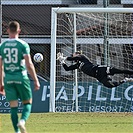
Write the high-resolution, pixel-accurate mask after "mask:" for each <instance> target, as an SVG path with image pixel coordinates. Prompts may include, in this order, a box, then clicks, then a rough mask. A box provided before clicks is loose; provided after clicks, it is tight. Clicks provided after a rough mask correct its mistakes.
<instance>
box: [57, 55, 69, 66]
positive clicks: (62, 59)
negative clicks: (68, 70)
mask: <svg viewBox="0 0 133 133" xmlns="http://www.w3.org/2000/svg"><path fill="white" fill-rule="evenodd" d="M66 58H67V57H63V53H60V52H59V53H58V54H57V60H59V61H60V63H61V64H65V60H66Z"/></svg>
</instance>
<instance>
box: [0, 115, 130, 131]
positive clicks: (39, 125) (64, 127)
mask: <svg viewBox="0 0 133 133" xmlns="http://www.w3.org/2000/svg"><path fill="white" fill-rule="evenodd" d="M26 127H27V130H28V133H133V115H132V113H43V114H40V113H36V114H34V113H32V114H31V116H30V118H29V119H28V121H27V123H26ZM0 128H1V129H0V133H14V131H13V128H12V125H11V121H10V115H9V114H0Z"/></svg>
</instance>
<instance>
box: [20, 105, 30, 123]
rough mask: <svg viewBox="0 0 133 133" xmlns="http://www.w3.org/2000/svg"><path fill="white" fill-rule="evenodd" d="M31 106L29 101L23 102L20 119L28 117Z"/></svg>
mask: <svg viewBox="0 0 133 133" xmlns="http://www.w3.org/2000/svg"><path fill="white" fill-rule="evenodd" d="M31 107H32V105H31V104H30V103H28V104H24V106H23V112H22V116H21V119H23V120H25V121H26V120H27V119H28V117H29V116H30V112H31Z"/></svg>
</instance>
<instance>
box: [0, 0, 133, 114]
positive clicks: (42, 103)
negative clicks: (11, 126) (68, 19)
mask: <svg viewBox="0 0 133 133" xmlns="http://www.w3.org/2000/svg"><path fill="white" fill-rule="evenodd" d="M103 1H104V0H42V1H39V0H36V1H35V0H27V1H25V0H1V7H2V8H1V11H2V14H1V41H3V40H4V39H6V38H7V37H8V36H7V32H6V28H7V24H8V22H9V21H11V20H17V21H18V22H19V23H20V24H21V29H22V32H21V34H20V38H21V39H23V40H25V41H27V42H28V43H29V45H30V48H31V57H33V55H34V54H35V53H37V52H40V53H42V54H43V55H44V60H43V62H41V63H39V64H38V63H35V62H34V61H33V62H34V65H35V68H36V71H37V74H38V75H39V80H40V82H41V90H40V91H39V92H37V93H36V94H35V93H34V92H33V96H34V97H35V98H34V101H33V108H32V112H48V111H49V80H50V50H51V49H50V47H51V46H50V37H51V8H52V7H83V6H86V7H104V2H103ZM132 4H133V3H132V1H131V0H110V3H109V7H123V8H124V7H132V6H133V5H132ZM32 84H33V82H32V80H31V85H32ZM32 86H33V85H32ZM0 109H1V110H0V113H3V112H5V113H7V112H9V111H10V109H9V104H8V103H7V102H6V99H5V97H4V96H0ZM20 112H21V103H20Z"/></svg>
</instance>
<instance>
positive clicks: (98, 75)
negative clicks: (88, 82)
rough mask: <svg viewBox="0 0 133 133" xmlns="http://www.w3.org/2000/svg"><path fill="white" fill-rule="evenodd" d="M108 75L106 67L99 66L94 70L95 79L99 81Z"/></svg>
mask: <svg viewBox="0 0 133 133" xmlns="http://www.w3.org/2000/svg"><path fill="white" fill-rule="evenodd" d="M107 77H108V75H107V67H101V66H99V67H98V68H97V70H96V78H97V80H99V81H100V82H101V81H102V80H103V79H105V78H107Z"/></svg>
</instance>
